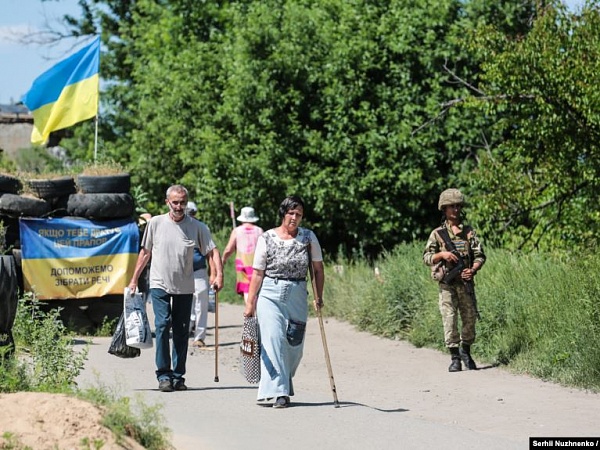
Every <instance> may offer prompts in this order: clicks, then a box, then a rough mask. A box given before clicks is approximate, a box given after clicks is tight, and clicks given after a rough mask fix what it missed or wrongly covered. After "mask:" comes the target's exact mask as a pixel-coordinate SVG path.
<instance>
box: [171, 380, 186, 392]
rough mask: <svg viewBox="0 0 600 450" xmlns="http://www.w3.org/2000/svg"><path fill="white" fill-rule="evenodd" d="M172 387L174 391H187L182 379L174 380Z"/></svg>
mask: <svg viewBox="0 0 600 450" xmlns="http://www.w3.org/2000/svg"><path fill="white" fill-rule="evenodd" d="M173 389H175V390H176V391H187V386H186V385H185V382H184V381H183V380H175V381H174V382H173Z"/></svg>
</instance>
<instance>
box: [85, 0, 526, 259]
mask: <svg viewBox="0 0 600 450" xmlns="http://www.w3.org/2000/svg"><path fill="white" fill-rule="evenodd" d="M82 2H83V3H84V4H86V5H88V10H89V11H88V14H86V15H85V17H84V19H85V20H84V21H83V22H80V23H79V24H77V23H75V22H74V23H73V25H74V26H76V25H78V26H80V27H81V28H82V29H83V28H84V27H83V25H84V24H93V23H96V22H97V21H100V23H104V24H105V25H104V28H102V29H103V41H104V42H105V43H106V51H107V52H108V53H109V54H110V55H111V56H110V57H109V58H105V59H103V61H104V62H103V63H102V64H104V65H107V66H110V67H109V68H108V69H107V70H108V73H109V77H110V81H111V82H114V83H115V84H114V86H113V85H111V86H110V89H108V90H107V92H106V93H104V97H108V104H107V106H106V108H107V109H108V111H109V115H108V118H107V120H104V123H103V124H101V130H102V132H101V137H102V154H103V155H106V156H110V157H112V158H115V159H117V160H118V161H119V162H121V163H124V164H128V165H129V166H130V167H131V170H132V174H133V176H134V183H137V184H140V185H142V186H143V188H144V190H145V191H146V192H148V193H149V194H150V195H151V196H155V197H156V198H157V200H158V201H160V200H159V199H162V196H163V195H164V189H166V187H167V186H168V185H169V184H171V183H173V182H178V181H181V182H183V183H184V184H186V185H188V186H189V187H190V188H191V190H192V196H193V197H194V199H195V200H197V201H198V202H199V204H200V205H201V214H202V217H204V218H206V220H207V221H208V222H209V223H210V224H211V225H212V226H213V227H219V226H222V225H227V224H228V223H229V218H228V203H229V201H234V202H235V204H236V205H238V207H239V206H243V205H244V204H252V205H253V206H254V207H255V208H257V210H258V211H260V212H261V216H262V217H263V219H264V222H263V223H264V224H265V226H270V225H271V224H274V223H275V222H276V210H277V205H278V204H279V202H280V201H281V199H282V198H283V197H284V196H285V195H287V194H291V193H297V194H300V195H302V196H303V197H304V198H305V200H306V202H307V205H308V211H307V212H306V213H307V214H306V216H307V225H308V226H311V227H313V228H314V229H315V230H316V231H317V233H318V235H319V236H320V238H321V240H322V241H323V243H324V245H325V247H326V248H327V250H328V251H329V252H331V251H336V250H338V248H341V249H342V250H344V251H351V250H362V251H364V252H365V253H367V254H375V253H377V252H379V251H380V250H381V249H383V248H391V247H392V246H393V245H395V244H396V243H398V242H401V241H406V240H412V239H415V238H421V237H424V236H425V234H426V233H427V232H428V230H429V229H430V228H431V226H432V225H434V224H435V223H436V222H437V221H438V214H437V211H436V209H435V204H436V200H437V195H438V193H439V192H440V191H441V190H442V189H444V188H446V187H447V186H448V185H450V184H454V183H455V182H456V180H457V177H458V175H459V174H460V172H461V171H463V170H471V164H472V162H471V157H472V156H473V155H474V154H475V149H476V146H477V145H478V143H479V142H480V141H481V139H480V132H481V129H485V128H486V127H488V126H489V123H490V119H489V117H486V116H482V115H481V114H479V112H477V111H473V112H471V111H469V110H466V109H465V110H464V111H461V114H456V113H455V112H454V111H453V110H448V111H447V113H446V115H445V120H443V121H442V120H433V121H430V119H431V117H434V116H435V115H436V113H437V111H438V108H439V105H440V104H441V103H443V102H444V101H445V100H446V99H447V98H453V97H463V96H466V95H467V88H466V87H465V86H463V85H460V84H457V83H454V82H453V81H454V80H453V79H452V76H451V75H450V74H451V73H452V74H460V76H461V77H463V78H465V79H474V78H476V76H477V71H478V68H477V60H476V59H475V58H474V53H473V52H470V51H468V50H467V49H465V48H463V47H461V44H460V37H462V36H463V35H464V34H465V32H466V31H468V30H469V29H471V28H473V27H475V25H476V24H478V23H480V22H483V23H494V24H497V25H499V26H500V27H501V28H503V29H505V30H512V32H513V33H514V32H521V31H522V30H524V29H526V28H527V23H526V19H527V18H528V17H527V15H526V14H522V13H521V12H520V11H522V8H521V9H518V8H516V6H515V5H517V4H519V5H522V2H516V1H513V2H510V1H505V2H501V3H500V4H499V6H498V7H496V8H492V7H485V5H484V3H482V2H480V1H477V2H475V1H473V2H463V1H458V0H442V1H433V0H412V1H409V2H407V1H400V0H392V1H386V2H373V1H365V0H362V1H356V2H346V1H342V0H325V1H323V2H318V3H316V2H311V1H307V0H262V1H245V2H244V1H232V2H224V3H218V4H217V3H215V2H194V1H191V0H163V1H158V0H138V1H136V2H124V3H123V2H121V3H120V2H118V1H115V0H104V1H101V0H94V1H93V2H92V1H91V0H82ZM92 3H93V4H94V5H95V6H94V7H95V8H96V9H95V10H93V8H92V7H91V6H90V5H92ZM526 4H527V5H530V3H529V2H527V3H526ZM99 5H103V6H104V7H103V8H101V7H100V6H99ZM529 10H530V8H527V9H526V11H527V12H528V11H529ZM517 12H518V14H517ZM511 14H514V16H512V15H511ZM486 15H488V16H489V17H488V16H486ZM482 18H485V20H483V19H482ZM94 21H96V22H94ZM498 22H500V23H498ZM90 29H95V28H94V27H92V26H91V25H90ZM103 67H104V66H102V67H101V71H102V70H103ZM424 125H427V126H424ZM80 142H81V141H80ZM77 145H79V146H80V148H81V144H77ZM84 153H85V154H86V155H87V158H89V157H90V146H89V145H88V146H87V147H85V146H84ZM157 204H158V203H157Z"/></svg>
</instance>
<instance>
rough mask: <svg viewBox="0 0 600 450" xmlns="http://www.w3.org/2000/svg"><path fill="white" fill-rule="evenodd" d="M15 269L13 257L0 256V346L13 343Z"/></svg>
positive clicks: (16, 297) (16, 285) (15, 289)
mask: <svg viewBox="0 0 600 450" xmlns="http://www.w3.org/2000/svg"><path fill="white" fill-rule="evenodd" d="M17 287H18V282H17V268H16V264H15V258H14V257H13V255H0V346H5V345H11V344H13V343H14V341H13V337H12V327H13V324H14V322H15V316H16V314H17V306H18V303H19V298H18V296H17Z"/></svg>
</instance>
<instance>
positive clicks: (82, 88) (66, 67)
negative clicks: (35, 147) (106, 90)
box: [22, 37, 100, 144]
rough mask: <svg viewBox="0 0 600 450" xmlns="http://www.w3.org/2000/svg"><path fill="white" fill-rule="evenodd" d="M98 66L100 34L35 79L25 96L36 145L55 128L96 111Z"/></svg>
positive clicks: (24, 100) (93, 114) (72, 122)
mask: <svg viewBox="0 0 600 450" xmlns="http://www.w3.org/2000/svg"><path fill="white" fill-rule="evenodd" d="M99 68H100V37H97V38H96V39H94V41H93V42H92V43H91V44H89V45H88V46H86V47H84V48H82V49H81V50H79V51H78V52H77V53H75V54H74V55H72V56H70V57H68V58H67V59H65V60H63V61H61V62H59V63H58V64H56V65H55V66H54V67H52V68H50V69H49V70H48V71H46V72H44V73H43V74H42V75H40V76H39V77H38V78H36V80H35V81H34V82H33V84H32V86H31V89H30V90H29V92H27V94H25V95H24V96H23V98H22V101H23V103H24V104H25V105H26V106H27V108H29V110H30V111H31V113H32V114H33V131H32V132H31V142H32V143H33V144H42V143H44V142H46V140H47V139H48V136H50V133H51V132H52V131H55V130H61V129H63V128H67V127H70V126H71V125H74V124H76V123H77V122H81V121H83V120H86V119H90V118H92V117H94V116H95V115H96V114H97V112H98V86H99V82H98V80H99V74H98V72H99Z"/></svg>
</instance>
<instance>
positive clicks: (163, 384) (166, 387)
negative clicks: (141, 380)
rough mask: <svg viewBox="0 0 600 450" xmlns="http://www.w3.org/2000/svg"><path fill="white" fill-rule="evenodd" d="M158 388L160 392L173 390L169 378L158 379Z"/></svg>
mask: <svg viewBox="0 0 600 450" xmlns="http://www.w3.org/2000/svg"><path fill="white" fill-rule="evenodd" d="M158 390H159V391H162V392H173V384H172V383H171V380H160V381H159V382H158Z"/></svg>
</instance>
